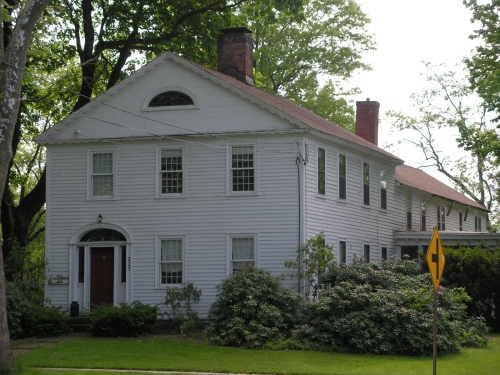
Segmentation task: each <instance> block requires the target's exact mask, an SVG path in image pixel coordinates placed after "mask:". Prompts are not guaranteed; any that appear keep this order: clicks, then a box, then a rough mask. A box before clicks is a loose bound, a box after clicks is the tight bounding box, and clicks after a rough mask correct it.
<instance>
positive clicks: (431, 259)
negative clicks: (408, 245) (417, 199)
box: [426, 227, 445, 375]
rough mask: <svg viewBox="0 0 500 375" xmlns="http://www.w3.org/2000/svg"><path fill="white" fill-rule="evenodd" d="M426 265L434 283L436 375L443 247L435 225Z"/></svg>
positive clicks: (433, 367) (434, 355)
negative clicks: (438, 306) (438, 309)
mask: <svg viewBox="0 0 500 375" xmlns="http://www.w3.org/2000/svg"><path fill="white" fill-rule="evenodd" d="M426 258H427V265H428V266H429V271H430V272H431V277H432V283H433V284H434V298H433V302H434V314H433V330H432V336H433V350H432V357H433V366H432V370H433V372H432V373H433V375H436V367H437V366H436V363H437V294H438V290H439V283H440V282H441V276H442V275H443V270H444V265H445V258H444V252H443V248H442V247H441V239H440V238H439V232H438V229H437V228H436V227H434V233H433V234H432V238H431V242H430V243H429V250H427V255H426Z"/></svg>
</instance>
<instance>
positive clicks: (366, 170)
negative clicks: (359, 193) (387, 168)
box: [363, 163, 370, 205]
mask: <svg viewBox="0 0 500 375" xmlns="http://www.w3.org/2000/svg"><path fill="white" fill-rule="evenodd" d="M363 203H364V204H367V205H369V204H370V164H368V163H363Z"/></svg>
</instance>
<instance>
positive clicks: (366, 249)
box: [363, 245, 370, 262]
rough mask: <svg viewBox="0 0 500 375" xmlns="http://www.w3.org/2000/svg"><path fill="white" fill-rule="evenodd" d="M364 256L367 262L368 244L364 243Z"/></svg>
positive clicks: (368, 256)
mask: <svg viewBox="0 0 500 375" xmlns="http://www.w3.org/2000/svg"><path fill="white" fill-rule="evenodd" d="M363 255H364V257H365V260H366V261H367V262H369V261H370V245H364V254H363Z"/></svg>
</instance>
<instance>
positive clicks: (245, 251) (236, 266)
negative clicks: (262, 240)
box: [230, 236, 255, 273]
mask: <svg viewBox="0 0 500 375" xmlns="http://www.w3.org/2000/svg"><path fill="white" fill-rule="evenodd" d="M230 247H231V273H233V272H235V271H239V270H242V269H243V268H245V267H246V266H248V265H255V236H244V237H243V236H242V237H239V236H238V237H235V236H234V237H231V238H230Z"/></svg>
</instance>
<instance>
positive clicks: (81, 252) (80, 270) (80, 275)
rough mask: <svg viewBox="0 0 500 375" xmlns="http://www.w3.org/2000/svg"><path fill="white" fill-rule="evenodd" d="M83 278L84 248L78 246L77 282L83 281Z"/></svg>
mask: <svg viewBox="0 0 500 375" xmlns="http://www.w3.org/2000/svg"><path fill="white" fill-rule="evenodd" d="M84 280H85V248H84V247H83V246H80V247H78V282H79V283H83V282H84Z"/></svg>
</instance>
